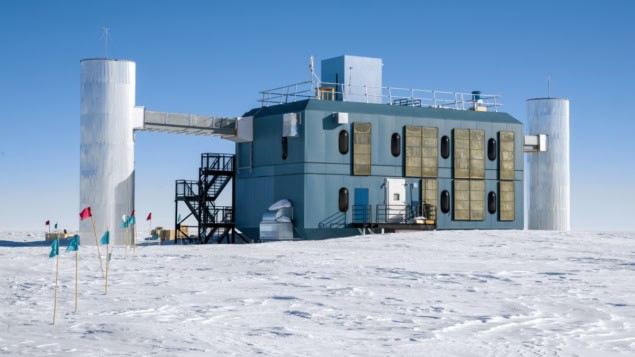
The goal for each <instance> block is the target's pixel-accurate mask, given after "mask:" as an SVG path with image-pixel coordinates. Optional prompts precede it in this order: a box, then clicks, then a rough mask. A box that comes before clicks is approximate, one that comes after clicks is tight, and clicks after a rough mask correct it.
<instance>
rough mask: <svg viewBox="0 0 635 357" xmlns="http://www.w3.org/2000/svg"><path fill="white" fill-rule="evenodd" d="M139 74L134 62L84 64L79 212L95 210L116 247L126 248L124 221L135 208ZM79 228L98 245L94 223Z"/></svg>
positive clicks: (101, 227) (99, 223)
mask: <svg viewBox="0 0 635 357" xmlns="http://www.w3.org/2000/svg"><path fill="white" fill-rule="evenodd" d="M135 72H136V66H135V63H134V62H132V61H125V60H115V59H84V60H82V61H80V86H81V89H80V103H81V108H80V192H79V210H81V209H83V208H85V207H91V209H92V214H93V217H94V219H95V223H96V231H97V235H98V237H100V236H101V235H102V234H103V233H104V232H105V231H106V229H108V230H110V232H111V243H114V244H123V242H124V230H123V229H122V227H121V223H122V222H121V217H122V215H124V214H125V215H129V214H130V212H131V211H132V209H133V207H134V141H133V111H134V106H135V81H136V79H135V78H136V74H135ZM78 212H79V211H78ZM79 229H80V235H81V237H82V244H93V243H95V239H94V237H93V227H92V221H91V219H90V218H89V219H86V220H84V221H80V225H79ZM130 234H131V233H130Z"/></svg>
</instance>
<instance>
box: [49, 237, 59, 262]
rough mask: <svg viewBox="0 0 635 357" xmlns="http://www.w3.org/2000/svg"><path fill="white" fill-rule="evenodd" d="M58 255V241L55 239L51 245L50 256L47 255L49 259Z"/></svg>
mask: <svg viewBox="0 0 635 357" xmlns="http://www.w3.org/2000/svg"><path fill="white" fill-rule="evenodd" d="M58 254H60V241H59V239H55V240H54V241H53V243H52V244H51V254H49V258H53V257H54V256H56V255H58Z"/></svg>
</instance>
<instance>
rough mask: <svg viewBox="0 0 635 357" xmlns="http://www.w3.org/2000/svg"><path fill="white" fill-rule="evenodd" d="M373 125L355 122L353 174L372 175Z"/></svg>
mask: <svg viewBox="0 0 635 357" xmlns="http://www.w3.org/2000/svg"><path fill="white" fill-rule="evenodd" d="M371 134H372V133H371V125H370V123H353V175H354V176H370V173H371V168H370V167H371V147H370V141H371V137H372V136H371Z"/></svg>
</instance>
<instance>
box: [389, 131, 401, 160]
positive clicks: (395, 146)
mask: <svg viewBox="0 0 635 357" xmlns="http://www.w3.org/2000/svg"><path fill="white" fill-rule="evenodd" d="M390 153H391V154H392V156H394V157H397V156H399V155H401V135H399V133H394V134H392V137H391V138H390Z"/></svg>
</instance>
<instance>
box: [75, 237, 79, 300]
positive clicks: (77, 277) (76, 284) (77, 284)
mask: <svg viewBox="0 0 635 357" xmlns="http://www.w3.org/2000/svg"><path fill="white" fill-rule="evenodd" d="M78 287H79V245H77V250H76V251H75V312H77V290H78Z"/></svg>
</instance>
